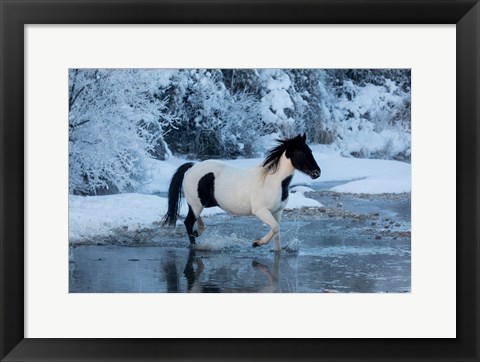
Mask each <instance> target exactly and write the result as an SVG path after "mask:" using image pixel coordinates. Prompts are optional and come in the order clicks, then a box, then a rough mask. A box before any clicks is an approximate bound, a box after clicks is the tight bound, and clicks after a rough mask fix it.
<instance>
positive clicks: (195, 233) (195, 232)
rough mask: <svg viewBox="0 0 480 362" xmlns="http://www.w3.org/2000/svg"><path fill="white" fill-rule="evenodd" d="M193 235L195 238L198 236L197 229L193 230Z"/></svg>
mask: <svg viewBox="0 0 480 362" xmlns="http://www.w3.org/2000/svg"><path fill="white" fill-rule="evenodd" d="M193 236H195V237H196V238H198V231H197V230H195V231H194V232H193Z"/></svg>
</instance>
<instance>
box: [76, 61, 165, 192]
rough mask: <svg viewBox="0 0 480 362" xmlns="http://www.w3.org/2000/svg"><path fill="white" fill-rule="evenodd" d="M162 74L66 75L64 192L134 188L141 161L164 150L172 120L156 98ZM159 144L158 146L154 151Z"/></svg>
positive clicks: (108, 71) (104, 72)
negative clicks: (66, 180) (66, 167)
mask: <svg viewBox="0 0 480 362" xmlns="http://www.w3.org/2000/svg"><path fill="white" fill-rule="evenodd" d="M167 81H168V77H166V73H165V72H162V71H155V70H141V69H71V70H70V71H69V174H70V175H69V176H70V177H69V189H70V192H71V193H74V194H98V193H111V192H118V191H125V190H128V189H130V188H135V187H136V186H138V184H139V183H140V182H141V181H142V179H143V177H144V174H145V161H146V159H147V158H148V157H150V156H151V155H152V154H154V153H156V152H157V153H158V150H159V149H161V148H162V147H163V149H165V150H166V146H165V144H164V141H163V137H162V134H163V129H164V127H165V126H166V125H169V124H171V123H172V122H173V121H174V119H173V118H172V117H171V116H170V115H169V113H168V111H167V110H166V108H165V101H164V100H162V99H160V98H159V96H158V89H159V87H162V86H165V85H166V83H168V82H167ZM159 145H160V146H159Z"/></svg>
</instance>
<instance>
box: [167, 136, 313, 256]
mask: <svg viewBox="0 0 480 362" xmlns="http://www.w3.org/2000/svg"><path fill="white" fill-rule="evenodd" d="M305 140H306V136H305V134H304V135H303V136H301V135H298V136H297V137H294V138H290V139H283V140H278V141H277V142H278V144H277V146H276V147H274V148H272V149H270V150H269V151H268V154H267V157H266V158H265V160H264V161H263V163H262V164H260V165H258V166H255V167H252V168H249V169H241V168H237V167H234V166H231V165H229V164H226V163H224V162H220V161H215V160H207V161H202V162H199V163H193V162H188V163H185V164H183V165H181V166H180V167H179V168H178V169H177V170H176V171H175V173H174V175H173V177H172V181H171V182H170V186H169V189H168V211H167V214H166V215H165V216H164V218H163V224H164V225H167V224H168V225H172V226H174V225H175V224H176V221H177V218H178V210H179V208H180V202H181V196H182V184H183V189H184V193H185V197H186V199H187V203H188V215H187V217H186V218H185V221H184V224H185V227H186V229H187V233H188V237H189V239H190V244H195V237H197V236H200V235H201V234H202V232H203V231H204V230H205V224H204V223H203V220H202V218H201V217H200V213H201V212H202V210H203V209H204V208H206V207H214V206H219V207H220V208H222V209H223V210H225V211H227V212H229V213H231V214H234V215H255V216H256V217H258V218H259V219H260V220H262V221H263V222H264V223H265V224H267V225H269V226H270V228H271V229H270V231H269V232H268V233H267V234H266V235H265V236H263V237H262V238H260V239H257V240H254V241H253V243H252V246H254V247H256V246H260V245H265V244H267V243H268V242H269V241H270V240H271V239H272V238H274V240H275V250H280V225H279V222H280V218H281V217H282V212H283V209H284V208H285V206H286V205H287V201H288V186H289V185H290V181H291V180H292V177H293V173H294V171H295V170H299V171H301V172H303V173H305V174H307V175H309V176H310V177H311V178H312V179H316V178H318V177H320V167H318V165H317V163H316V162H315V159H314V157H313V155H312V150H311V149H310V147H308V145H307V144H306V143H305ZM195 222H197V224H198V231H197V230H195V231H194V230H193V226H194V224H195Z"/></svg>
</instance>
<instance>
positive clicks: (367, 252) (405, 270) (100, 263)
mask: <svg viewBox="0 0 480 362" xmlns="http://www.w3.org/2000/svg"><path fill="white" fill-rule="evenodd" d="M326 186H328V187H332V185H323V186H322V185H319V187H317V191H316V192H312V193H309V194H306V195H307V196H308V197H311V198H315V199H317V200H318V201H320V202H321V203H322V204H323V205H324V207H322V208H320V209H318V208H312V209H302V210H293V211H286V212H285V214H284V218H283V219H282V222H281V233H282V245H283V246H284V247H285V249H284V250H283V251H281V252H280V253H278V252H274V251H273V250H272V248H273V244H274V243H273V241H271V242H270V244H269V245H267V246H264V247H259V248H252V247H251V242H252V240H254V239H256V238H258V237H259V236H262V235H264V234H265V233H267V232H268V230H269V229H268V228H267V227H266V226H264V225H263V224H262V223H261V222H260V221H259V220H258V219H256V218H254V217H235V216H231V215H225V214H222V215H217V216H211V217H208V218H205V224H206V226H207V229H206V231H205V233H204V234H203V235H202V236H201V237H200V238H198V239H197V246H196V247H195V248H189V247H188V244H189V243H188V238H187V236H186V234H185V233H184V230H183V228H177V230H175V231H171V230H170V231H165V230H163V229H161V228H160V227H158V228H157V229H152V230H142V231H139V232H136V233H134V234H132V233H128V232H121V231H119V232H118V234H117V235H115V236H113V237H109V238H107V239H105V238H104V239H98V240H91V241H90V242H89V243H88V244H87V245H76V246H74V247H73V248H72V258H71V262H70V292H72V293H117V292H120V293H167V292H168V293H187V292H195V293H196V292H198V293H405V292H410V284H411V281H410V274H411V273H410V266H411V265H410V260H411V254H410V244H411V242H410V194H401V195H391V194H385V195H358V194H338V193H333V192H328V191H323V190H324V189H325V187H326Z"/></svg>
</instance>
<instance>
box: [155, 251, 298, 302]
mask: <svg viewBox="0 0 480 362" xmlns="http://www.w3.org/2000/svg"><path fill="white" fill-rule="evenodd" d="M198 254H200V255H198ZM202 254H203V253H198V252H197V251H195V249H191V250H190V251H189V254H188V259H187V262H186V265H185V268H184V269H183V276H182V275H181V274H180V273H179V271H180V270H179V268H177V261H176V259H175V255H174V254H173V253H172V255H171V258H170V259H169V261H168V262H166V263H165V264H164V265H163V270H164V272H165V277H166V281H167V291H168V292H170V293H179V292H189V293H282V292H292V291H294V289H295V288H294V287H292V285H291V283H288V282H287V283H286V284H285V283H284V285H283V287H282V285H281V283H280V270H281V268H280V264H281V260H282V257H281V255H280V253H278V252H276V253H274V258H273V261H272V262H270V263H266V262H265V261H263V262H260V261H258V260H253V261H251V262H250V261H248V260H245V261H247V262H248V263H249V264H250V268H252V269H253V270H254V271H255V274H256V276H255V277H254V279H255V282H254V285H252V284H251V282H252V280H248V282H247V281H246V283H245V286H238V287H237V286H232V283H229V282H228V281H226V282H224V283H222V282H219V281H218V280H217V281H214V282H212V281H209V280H208V279H209V276H208V273H207V267H208V263H204V259H205V258H206V259H209V255H205V257H204V258H202ZM284 260H285V259H284ZM206 264H207V265H206ZM267 264H268V265H267ZM236 265H238V266H239V269H242V270H243V268H244V266H245V264H242V263H238V264H236ZM244 270H245V271H246V272H247V273H248V267H247V268H245V269H244ZM284 271H285V270H284ZM257 273H258V274H257ZM231 274H232V275H236V274H238V273H237V270H235V269H233V270H232V273H231ZM286 274H287V276H289V277H292V276H294V273H292V272H291V271H290V272H289V271H288V270H287V273H286ZM183 277H185V279H186V282H187V285H186V290H185V285H184V286H183V287H181V285H182V284H183V283H182V281H181V279H183ZM202 277H203V278H202ZM232 278H233V277H232ZM245 280H247V278H245ZM222 284H224V285H222ZM242 284H243V283H242ZM292 289H293V290H292Z"/></svg>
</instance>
